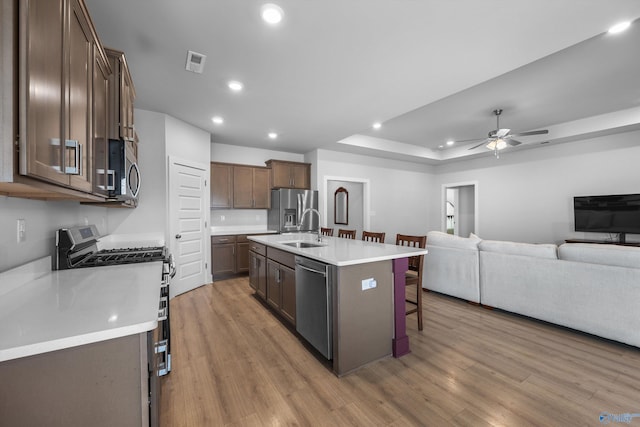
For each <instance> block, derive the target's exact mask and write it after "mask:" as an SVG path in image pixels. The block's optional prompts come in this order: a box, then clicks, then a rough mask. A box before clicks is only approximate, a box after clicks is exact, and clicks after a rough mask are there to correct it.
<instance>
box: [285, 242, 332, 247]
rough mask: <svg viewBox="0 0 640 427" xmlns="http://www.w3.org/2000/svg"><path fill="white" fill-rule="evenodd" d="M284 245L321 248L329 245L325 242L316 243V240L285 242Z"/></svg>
mask: <svg viewBox="0 0 640 427" xmlns="http://www.w3.org/2000/svg"><path fill="white" fill-rule="evenodd" d="M283 245H287V246H292V247H294V248H319V247H321V246H327V245H326V244H324V243H314V242H287V243H283Z"/></svg>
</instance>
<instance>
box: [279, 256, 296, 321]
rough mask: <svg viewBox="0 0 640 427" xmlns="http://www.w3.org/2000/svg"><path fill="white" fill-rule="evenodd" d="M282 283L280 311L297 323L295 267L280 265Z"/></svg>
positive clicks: (287, 318) (289, 319) (286, 317)
mask: <svg viewBox="0 0 640 427" xmlns="http://www.w3.org/2000/svg"><path fill="white" fill-rule="evenodd" d="M280 271H281V277H282V280H281V284H280V293H281V295H280V313H281V314H282V316H283V317H284V318H285V319H286V320H288V321H289V323H291V324H293V325H295V324H296V272H295V270H294V269H292V268H289V267H286V266H284V265H281V266H280Z"/></svg>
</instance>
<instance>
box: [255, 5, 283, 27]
mask: <svg viewBox="0 0 640 427" xmlns="http://www.w3.org/2000/svg"><path fill="white" fill-rule="evenodd" d="M260 16H262V20H263V21H264V22H266V23H267V24H270V25H276V24H278V23H280V21H282V17H283V16H284V11H283V10H282V8H281V7H280V6H278V5H277V4H273V3H267V4H264V5H262V7H261V8H260Z"/></svg>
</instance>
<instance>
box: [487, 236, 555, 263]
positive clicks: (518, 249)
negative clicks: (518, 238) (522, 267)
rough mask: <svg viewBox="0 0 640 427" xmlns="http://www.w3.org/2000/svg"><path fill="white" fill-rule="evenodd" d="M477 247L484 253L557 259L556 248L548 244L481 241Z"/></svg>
mask: <svg viewBox="0 0 640 427" xmlns="http://www.w3.org/2000/svg"><path fill="white" fill-rule="evenodd" d="M478 247H479V248H480V250H481V251H485V252H497V253H503V254H508V255H522V256H530V257H534V258H547V259H558V253H557V252H558V251H557V246H556V245H554V244H549V243H518V242H502V241H497V240H482V241H481V242H480V244H479V245H478Z"/></svg>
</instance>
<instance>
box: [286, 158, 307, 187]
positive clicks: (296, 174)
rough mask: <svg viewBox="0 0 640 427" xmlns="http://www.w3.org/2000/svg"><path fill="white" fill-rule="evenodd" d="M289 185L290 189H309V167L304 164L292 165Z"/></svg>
mask: <svg viewBox="0 0 640 427" xmlns="http://www.w3.org/2000/svg"><path fill="white" fill-rule="evenodd" d="M290 171H291V183H292V188H299V189H306V190H308V189H310V188H311V183H310V182H309V180H310V172H311V171H310V168H309V165H305V164H298V165H296V164H292V165H291V169H290Z"/></svg>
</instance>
